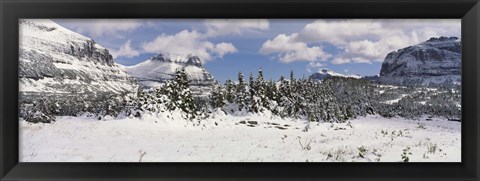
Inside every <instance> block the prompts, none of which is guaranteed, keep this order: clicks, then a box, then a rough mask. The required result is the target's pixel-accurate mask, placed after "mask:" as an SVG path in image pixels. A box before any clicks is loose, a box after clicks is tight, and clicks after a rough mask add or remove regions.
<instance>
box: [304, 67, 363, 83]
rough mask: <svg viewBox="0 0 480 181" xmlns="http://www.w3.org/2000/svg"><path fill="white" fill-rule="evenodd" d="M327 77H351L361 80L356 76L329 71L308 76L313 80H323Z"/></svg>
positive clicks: (325, 70) (323, 70)
mask: <svg viewBox="0 0 480 181" xmlns="http://www.w3.org/2000/svg"><path fill="white" fill-rule="evenodd" d="M329 77H351V78H361V77H360V76H358V75H343V74H340V73H337V72H334V71H333V70H329V69H322V70H321V71H320V72H317V73H314V74H312V75H310V78H312V79H313V80H323V79H326V78H329Z"/></svg>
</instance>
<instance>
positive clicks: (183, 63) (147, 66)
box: [125, 53, 215, 95]
mask: <svg viewBox="0 0 480 181" xmlns="http://www.w3.org/2000/svg"><path fill="white" fill-rule="evenodd" d="M181 68H185V71H186V73H187V76H188V78H189V80H190V85H191V86H192V90H193V92H194V94H195V95H200V94H203V93H207V92H209V90H210V86H211V85H213V84H214V83H215V81H214V79H213V76H212V75H211V74H210V73H208V71H207V70H205V68H204V67H203V65H202V61H201V60H200V58H198V57H197V56H193V55H188V56H173V57H171V56H170V55H168V54H162V53H160V54H157V55H155V56H153V57H150V58H149V59H147V60H145V61H143V62H140V63H138V64H136V65H132V66H126V67H125V70H126V71H127V73H129V74H130V75H131V76H133V77H135V78H136V79H137V81H138V83H139V84H140V85H142V86H143V87H145V88H152V87H158V86H161V85H162V84H163V83H164V82H165V81H167V80H171V79H173V78H175V72H176V70H177V69H181Z"/></svg>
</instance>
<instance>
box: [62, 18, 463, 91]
mask: <svg viewBox="0 0 480 181" xmlns="http://www.w3.org/2000/svg"><path fill="white" fill-rule="evenodd" d="M54 21H55V22H57V23H58V24H60V25H62V26H64V27H66V28H68V29H70V30H73V31H75V32H77V33H80V34H83V35H85V36H87V37H90V38H92V39H94V40H95V41H96V42H97V43H98V44H100V45H102V46H104V47H105V48H107V49H109V50H110V52H111V53H112V55H113V56H114V59H115V61H116V62H117V63H119V64H122V65H127V66H128V65H134V64H137V63H140V62H142V61H145V60H146V59H148V58H149V57H151V56H153V55H154V54H156V53H168V54H170V55H178V56H185V55H187V54H194V55H197V56H199V57H200V58H201V59H202V61H203V62H204V66H205V68H206V69H207V70H208V71H209V72H210V73H211V74H212V75H213V76H214V77H215V78H216V79H217V80H219V81H221V82H224V81H225V80H226V79H228V78H231V79H236V77H237V74H238V72H239V71H242V72H243V73H244V74H245V77H248V74H249V73H254V75H256V74H257V71H258V69H259V68H260V67H261V68H262V69H263V73H264V76H265V78H267V79H273V80H277V79H278V78H279V77H280V76H281V75H284V76H286V77H288V76H289V74H290V71H291V70H293V71H294V72H295V75H296V76H297V77H302V76H308V75H310V74H312V73H314V72H318V71H319V70H320V69H323V68H327V69H331V70H333V71H335V72H338V73H342V74H346V75H352V74H358V75H362V76H364V75H377V74H378V73H379V71H380V67H381V62H382V61H383V59H384V57H385V56H386V55H387V54H388V53H389V52H391V51H395V50H398V49H400V48H403V47H406V46H410V45H413V44H417V43H420V42H423V41H426V40H428V39H429V38H430V37H438V36H457V37H460V32H461V29H460V20H459V19H447V20H438V19H437V20H392V19H390V20H387V19H377V20H375V19H365V20H355V19H326V20H325V19H268V20H267V19H250V20H238V19H215V20H205V19H111V20H108V19H55V20H54Z"/></svg>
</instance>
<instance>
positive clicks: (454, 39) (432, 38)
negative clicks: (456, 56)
mask: <svg viewBox="0 0 480 181" xmlns="http://www.w3.org/2000/svg"><path fill="white" fill-rule="evenodd" d="M458 39H459V38H458V37H454V36H452V37H445V36H441V37H438V38H437V37H431V38H430V39H428V40H427V41H426V42H438V41H456V40H458Z"/></svg>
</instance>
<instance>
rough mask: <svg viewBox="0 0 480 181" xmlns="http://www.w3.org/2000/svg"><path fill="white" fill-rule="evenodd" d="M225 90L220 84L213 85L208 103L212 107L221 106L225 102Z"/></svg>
mask: <svg viewBox="0 0 480 181" xmlns="http://www.w3.org/2000/svg"><path fill="white" fill-rule="evenodd" d="M225 97H226V95H225V90H223V87H222V86H221V85H218V84H216V85H214V86H213V90H212V93H211V94H210V105H211V106H212V107H213V108H222V107H223V106H225V104H226V98H225Z"/></svg>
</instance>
